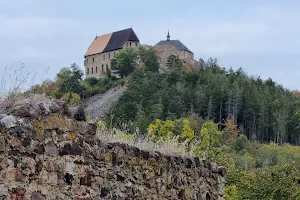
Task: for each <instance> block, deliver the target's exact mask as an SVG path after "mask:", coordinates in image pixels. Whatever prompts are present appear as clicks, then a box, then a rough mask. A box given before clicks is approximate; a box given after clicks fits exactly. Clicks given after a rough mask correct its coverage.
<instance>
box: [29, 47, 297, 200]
mask: <svg viewBox="0 0 300 200" xmlns="http://www.w3.org/2000/svg"><path fill="white" fill-rule="evenodd" d="M157 59H158V58H157V56H156V55H155V53H154V52H153V51H152V50H151V49H149V48H144V47H143V48H140V49H138V50H134V49H130V48H128V49H124V50H122V51H121V53H120V54H118V55H117V57H116V59H115V60H113V62H112V66H113V67H112V69H113V70H115V73H117V74H119V75H120V77H123V79H122V78H116V77H114V76H112V75H110V74H108V76H107V77H106V78H102V79H97V78H89V79H85V80H84V79H83V72H82V71H81V70H80V68H79V67H78V66H77V65H76V64H72V66H71V67H70V68H62V70H61V71H60V72H59V73H58V74H57V77H56V79H55V80H53V81H52V80H47V81H44V82H43V83H42V84H41V85H35V86H33V87H32V88H31V89H30V90H29V91H30V92H34V93H46V94H47V95H49V96H52V97H54V98H60V99H64V100H66V101H67V102H68V103H69V104H70V105H71V106H80V105H81V104H82V102H83V101H84V100H85V99H86V98H88V97H90V96H93V95H94V94H97V93H103V92H105V91H106V90H108V89H109V88H111V87H114V86H115V85H118V84H126V85H127V88H128V89H127V91H126V92H125V93H124V94H123V96H122V97H121V98H120V100H119V101H118V102H117V103H116V104H115V105H114V106H113V107H112V108H111V109H110V111H109V112H108V113H107V116H106V120H105V121H100V122H98V123H97V125H98V127H99V128H103V127H105V128H106V129H108V130H118V131H117V133H116V136H117V137H119V138H121V141H124V142H127V141H128V140H130V141H131V142H132V144H134V143H135V141H138V140H140V139H142V140H144V141H145V142H146V143H151V144H171V145H173V149H175V150H179V149H181V148H183V151H184V152H185V153H184V154H185V155H186V154H187V155H193V156H194V155H196V156H199V157H201V158H203V159H207V160H210V161H214V162H216V163H217V164H219V165H222V166H225V167H226V168H227V174H226V177H225V180H226V186H225V197H226V199H228V200H242V199H243V200H244V199H249V200H252V199H269V200H271V199H279V200H280V199H282V200H283V199H299V200H300V146H298V145H299V143H300V99H299V93H298V92H297V91H291V90H289V89H286V88H284V87H283V86H282V85H279V84H277V83H275V82H274V81H273V80H272V79H271V78H269V79H267V80H263V79H261V78H260V77H253V76H250V75H248V74H246V73H245V72H244V71H243V70H242V69H238V70H233V69H231V68H230V69H225V68H223V67H221V66H219V64H218V62H217V59H212V58H211V59H209V60H208V61H204V60H202V59H200V61H199V65H200V66H199V68H198V69H196V70H193V69H191V68H189V67H188V65H187V64H186V63H184V62H182V61H181V60H179V59H178V58H177V57H174V56H171V57H170V58H169V59H168V63H167V70H166V71H165V72H164V73H159V64H158V60H157ZM137 60H139V61H140V62H139V65H136V63H137ZM124 78H125V79H124ZM70 83H72V84H70ZM124 126H125V128H124ZM104 138H105V137H104ZM168 147H169V148H170V147H171V146H170V145H169V146H168ZM165 151H166V152H163V153H168V152H169V149H166V150H165Z"/></svg>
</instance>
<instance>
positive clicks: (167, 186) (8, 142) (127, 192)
mask: <svg viewBox="0 0 300 200" xmlns="http://www.w3.org/2000/svg"><path fill="white" fill-rule="evenodd" d="M0 132H1V134H0V199H11V200H17V199H18V200H19V199H34V200H43V199H64V200H67V199H78V200H83V199H127V200H129V199H153V200H154V199H224V197H223V194H224V192H223V187H224V178H223V176H224V174H225V171H226V170H225V168H223V167H219V166H217V165H216V164H215V163H211V162H207V161H205V160H201V159H199V158H198V157H177V156H171V155H164V154H161V153H160V152H149V151H146V150H141V149H138V148H136V147H133V146H128V145H125V144H120V143H113V144H104V143H102V142H101V141H99V140H98V139H97V138H95V135H96V126H95V125H94V124H88V123H86V122H84V121H76V120H75V119H74V118H73V117H71V116H70V114H69V111H68V108H67V106H66V105H65V103H64V102H62V101H51V100H43V101H34V100H32V99H26V100H24V101H22V102H18V103H16V104H15V105H14V107H13V108H12V109H8V110H7V111H6V114H2V115H0Z"/></svg>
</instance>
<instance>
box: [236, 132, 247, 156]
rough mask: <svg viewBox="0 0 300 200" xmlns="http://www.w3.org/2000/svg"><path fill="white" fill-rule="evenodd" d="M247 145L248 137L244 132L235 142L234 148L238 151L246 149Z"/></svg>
mask: <svg viewBox="0 0 300 200" xmlns="http://www.w3.org/2000/svg"><path fill="white" fill-rule="evenodd" d="M247 145H248V138H247V136H245V135H244V134H241V135H240V136H238V137H237V138H236V139H235V141H234V142H233V147H234V150H235V151H237V152H238V151H242V150H244V149H245V148H246V147H247Z"/></svg>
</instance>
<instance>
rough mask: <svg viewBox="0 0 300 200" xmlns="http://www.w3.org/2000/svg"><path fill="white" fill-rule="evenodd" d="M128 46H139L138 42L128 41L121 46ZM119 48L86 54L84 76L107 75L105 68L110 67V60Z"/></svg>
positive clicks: (97, 76)
mask: <svg viewBox="0 0 300 200" xmlns="http://www.w3.org/2000/svg"><path fill="white" fill-rule="evenodd" d="M130 44H131V45H130ZM130 46H131V47H137V46H139V43H138V42H131V41H128V42H126V43H125V44H124V46H123V48H125V47H130ZM120 50H121V49H119V50H116V51H110V52H105V53H100V54H95V55H91V56H87V57H86V58H85V61H84V65H85V77H86V78H90V77H96V78H99V77H105V76H106V75H107V69H109V70H110V69H111V60H112V59H114V58H115V56H116V55H117V53H118V52H120Z"/></svg>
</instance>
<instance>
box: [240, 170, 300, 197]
mask: <svg viewBox="0 0 300 200" xmlns="http://www.w3.org/2000/svg"><path fill="white" fill-rule="evenodd" d="M239 175H240V179H239V182H238V199H249V200H250V199H270V200H271V199H276V200H281V199H282V200H285V199H291V200H292V199H298V198H300V185H299V180H300V171H299V169H298V168H297V167H295V166H294V165H290V164H285V165H282V166H276V167H272V168H269V169H267V170H261V169H256V170H253V171H249V172H247V173H243V172H242V173H240V174H239Z"/></svg>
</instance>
